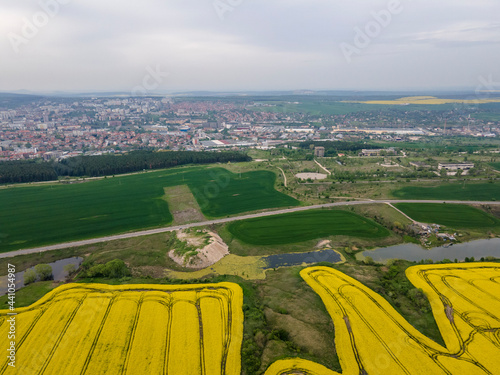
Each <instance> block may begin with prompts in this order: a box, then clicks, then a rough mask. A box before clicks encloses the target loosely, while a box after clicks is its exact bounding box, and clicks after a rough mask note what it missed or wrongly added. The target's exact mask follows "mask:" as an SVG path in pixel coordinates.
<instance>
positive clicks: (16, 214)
mask: <svg viewBox="0 0 500 375" xmlns="http://www.w3.org/2000/svg"><path fill="white" fill-rule="evenodd" d="M275 179H276V175H275V174H274V173H273V172H269V171H254V172H247V173H242V174H234V173H231V172H229V171H227V170H226V169H223V168H199V167H194V168H180V169H175V170H168V171H159V172H151V173H144V174H134V175H130V176H121V177H116V178H107V179H101V180H92V181H87V182H84V183H77V184H71V185H62V184H49V185H36V186H28V185H22V186H16V187H13V188H8V189H2V190H0V207H2V210H0V228H1V229H0V252H6V251H11V250H15V249H19V248H30V247H37V246H42V245H47V244H52V243H60V242H65V241H72V240H79V239H85V238H93V237H99V236H106V235H111V234H116V233H123V232H128V231H134V230H141V229H145V228H153V227H159V226H165V225H168V224H170V223H171V222H172V214H171V213H170V211H169V207H168V204H167V202H166V201H165V200H164V199H163V198H164V194H165V193H164V188H165V187H169V186H177V185H187V186H188V187H189V189H190V190H191V192H192V193H193V195H194V196H195V198H196V201H197V203H198V205H199V206H200V208H201V210H202V212H203V214H204V215H205V216H206V217H224V216H228V215H234V214H239V213H242V212H247V211H255V210H262V209H269V208H274V207H286V206H296V205H298V204H299V202H298V201H297V200H295V199H293V198H291V197H289V196H287V195H285V194H282V193H280V192H278V191H276V190H275V189H274V182H275Z"/></svg>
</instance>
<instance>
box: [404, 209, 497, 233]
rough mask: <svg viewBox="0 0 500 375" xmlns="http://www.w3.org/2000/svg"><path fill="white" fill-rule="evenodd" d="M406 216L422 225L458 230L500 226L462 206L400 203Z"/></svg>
mask: <svg viewBox="0 0 500 375" xmlns="http://www.w3.org/2000/svg"><path fill="white" fill-rule="evenodd" d="M395 206H396V207H397V208H399V209H400V210H401V211H403V212H404V213H405V214H407V215H408V216H410V217H411V218H413V219H414V220H416V221H419V222H422V223H434V224H440V225H445V226H447V227H451V228H457V229H466V228H470V229H478V228H480V229H486V228H496V227H499V226H500V220H498V219H497V218H495V217H494V216H492V215H490V214H488V213H486V212H484V211H482V210H479V209H477V208H475V207H471V206H466V205H461V204H436V203H398V204H396V205H395Z"/></svg>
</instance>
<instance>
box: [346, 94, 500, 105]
mask: <svg viewBox="0 0 500 375" xmlns="http://www.w3.org/2000/svg"><path fill="white" fill-rule="evenodd" d="M499 102H500V98H488V99H479V98H473V99H440V98H436V97H434V96H410V97H405V98H399V99H395V100H369V101H354V102H353V101H346V102H345V103H362V104H383V105H407V104H430V105H439V104H486V103H499Z"/></svg>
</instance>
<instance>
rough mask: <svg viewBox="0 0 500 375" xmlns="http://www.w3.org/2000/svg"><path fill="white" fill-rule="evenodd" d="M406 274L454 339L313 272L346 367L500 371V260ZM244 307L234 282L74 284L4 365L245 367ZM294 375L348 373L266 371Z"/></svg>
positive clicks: (278, 367)
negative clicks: (424, 330) (428, 333)
mask: <svg viewBox="0 0 500 375" xmlns="http://www.w3.org/2000/svg"><path fill="white" fill-rule="evenodd" d="M406 273H407V276H408V278H409V279H410V281H411V282H412V283H413V284H414V285H415V286H416V287H418V288H421V289H422V290H423V291H424V292H425V294H426V295H427V296H428V298H429V300H430V302H431V306H432V309H433V313H434V316H435V319H436V321H437V323H438V325H439V328H440V331H441V334H442V336H443V339H444V341H445V343H446V347H443V346H441V345H439V344H437V343H435V342H434V341H432V340H430V339H429V338H427V337H425V336H424V335H422V334H421V333H420V332H418V331H417V330H416V329H415V328H413V327H412V326H411V325H410V324H408V322H406V321H405V320H404V319H403V318H402V317H401V316H400V315H399V314H398V313H397V311H395V310H394V308H392V306H391V305H390V304H389V303H388V302H387V301H386V300H385V299H384V298H382V297H380V296H379V295H378V294H376V293H374V292H373V291H371V290H370V289H368V288H367V287H365V286H364V285H363V284H361V283H360V282H358V281H356V280H354V279H352V278H351V277H349V276H347V275H345V274H343V273H342V272H339V271H336V270H335V269H332V268H328V267H311V268H306V269H304V270H302V271H301V276H302V277H303V278H304V280H305V281H306V282H307V283H308V284H309V285H310V286H311V287H312V288H313V289H314V290H315V291H316V292H317V293H318V294H319V295H320V297H321V298H322V300H323V302H324V303H325V305H326V307H327V309H328V312H329V313H330V315H331V317H332V319H333V322H334V324H335V332H336V338H335V340H336V350H337V354H338V356H339V359H340V363H341V366H342V370H343V374H347V375H360V374H362V375H368V374H370V375H377V374H380V375H382V374H384V375H385V374H391V375H392V374H432V375H434V374H466V375H475V374H490V375H494V374H499V373H500V370H499V369H500V264H495V263H469V264H443V265H425V266H416V267H410V268H408V270H407V272H406ZM242 306H243V295H242V291H241V288H240V287H239V286H238V285H236V284H232V283H221V284H206V285H183V286H160V285H126V286H124V285H121V286H109V285H100V284H68V285H65V286H62V287H59V288H57V289H55V290H54V291H52V292H50V293H49V294H47V295H46V296H45V297H44V298H42V299H41V300H40V301H39V302H37V303H35V304H34V305H32V306H30V307H27V308H22V309H18V315H17V316H16V319H17V325H16V335H17V339H16V340H17V344H16V346H17V353H16V364H17V365H16V368H12V367H10V366H8V359H7V358H6V357H4V358H5V359H1V360H0V374H22V375H32V374H64V375H71V374H89V375H94V374H111V375H114V374H123V375H132V374H133V375H141V374H148V375H149V374H168V375H198V374H200V375H218V374H225V375H238V374H240V367H241V366H240V360H241V358H240V348H241V342H242V334H243V312H242ZM6 313H7V311H1V312H0V335H3V337H7V332H8V330H9V324H8V322H7V321H6V318H7V316H6ZM0 337H1V336H0ZM333 350H334V348H332V353H333ZM285 374H303V375H338V374H337V373H336V372H334V371H331V370H329V369H327V368H325V367H324V366H322V365H319V364H317V363H313V362H310V361H306V360H303V359H299V358H295V359H285V360H280V361H277V362H275V363H274V364H272V365H271V366H270V367H269V368H268V370H267V371H266V375H285Z"/></svg>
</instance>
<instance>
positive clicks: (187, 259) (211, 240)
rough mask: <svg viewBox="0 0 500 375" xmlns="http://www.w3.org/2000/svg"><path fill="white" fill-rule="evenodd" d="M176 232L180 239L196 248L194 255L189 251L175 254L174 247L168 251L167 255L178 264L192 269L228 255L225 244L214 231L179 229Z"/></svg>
mask: <svg viewBox="0 0 500 375" xmlns="http://www.w3.org/2000/svg"><path fill="white" fill-rule="evenodd" d="M176 233H177V238H178V239H179V240H180V241H184V242H186V243H187V245H188V246H190V247H193V248H195V249H196V250H195V252H196V254H195V255H192V254H191V253H188V254H185V255H179V254H176V251H175V249H173V250H171V251H169V253H168V256H169V257H170V258H171V259H172V260H173V261H174V262H175V263H177V264H178V265H180V266H183V267H186V268H192V269H202V268H207V267H210V266H211V265H213V264H215V263H217V262H218V261H219V260H221V259H222V258H224V257H225V256H226V255H229V250H228V246H227V244H226V243H225V242H224V241H223V240H222V238H220V237H219V235H218V234H217V233H215V232H211V231H206V230H198V231H196V232H186V231H182V230H181V231H177V232H176ZM207 241H208V243H207Z"/></svg>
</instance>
